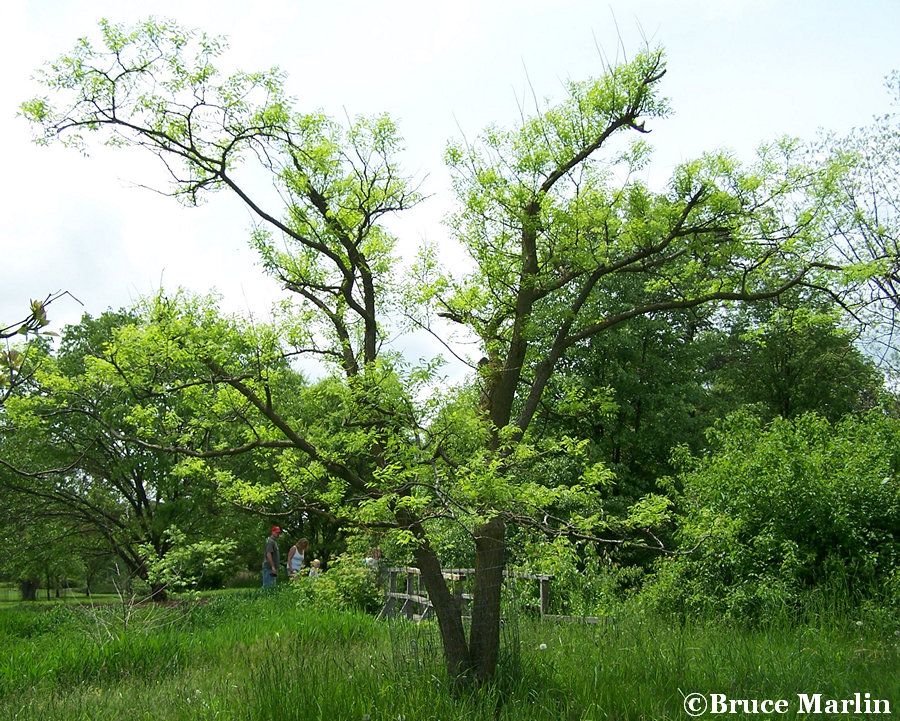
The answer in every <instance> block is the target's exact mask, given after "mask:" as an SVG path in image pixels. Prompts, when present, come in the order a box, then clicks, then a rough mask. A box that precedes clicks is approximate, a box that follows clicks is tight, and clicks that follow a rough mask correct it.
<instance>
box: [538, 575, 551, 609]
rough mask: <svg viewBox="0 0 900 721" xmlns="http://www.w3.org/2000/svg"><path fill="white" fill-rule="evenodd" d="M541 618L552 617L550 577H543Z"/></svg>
mask: <svg viewBox="0 0 900 721" xmlns="http://www.w3.org/2000/svg"><path fill="white" fill-rule="evenodd" d="M540 581H541V618H543V617H544V616H549V615H550V577H549V576H541V579H540Z"/></svg>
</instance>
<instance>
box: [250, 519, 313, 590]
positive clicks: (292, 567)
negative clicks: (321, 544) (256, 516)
mask: <svg viewBox="0 0 900 721" xmlns="http://www.w3.org/2000/svg"><path fill="white" fill-rule="evenodd" d="M282 533H283V531H282V530H281V528H280V527H279V526H272V530H271V533H270V534H269V538H268V539H267V540H266V547H265V550H263V562H262V585H263V588H269V587H270V586H274V585H275V580H276V579H277V578H278V569H279V568H281V550H280V549H279V548H278V538H279V537H280V536H281V534H282ZM308 550H309V541H308V540H307V539H305V538H301V539H300V540H299V541H297V542H296V543H295V544H294V545H293V546H291V550H289V551H288V555H287V563H286V564H285V570H286V571H287V575H288V579H294V578H298V577H299V576H300V571H301V570H302V569H303V565H304V563H305V562H306V552H307V551H308ZM321 566H322V563H321V561H319V559H318V558H314V559H313V560H312V562H311V563H310V564H309V578H316V577H317V576H318V575H319V574H320V573H321Z"/></svg>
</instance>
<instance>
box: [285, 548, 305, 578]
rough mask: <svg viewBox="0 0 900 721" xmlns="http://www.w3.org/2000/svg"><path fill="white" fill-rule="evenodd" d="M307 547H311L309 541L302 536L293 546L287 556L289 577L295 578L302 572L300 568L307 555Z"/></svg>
mask: <svg viewBox="0 0 900 721" xmlns="http://www.w3.org/2000/svg"><path fill="white" fill-rule="evenodd" d="M307 548H309V541H308V540H306V539H305V538H301V539H300V540H299V541H297V543H295V544H294V545H293V546H291V550H290V551H288V557H287V572H288V578H295V577H296V576H297V575H298V574H299V573H300V569H301V568H303V559H304V558H305V557H306V549H307Z"/></svg>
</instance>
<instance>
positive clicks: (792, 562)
mask: <svg viewBox="0 0 900 721" xmlns="http://www.w3.org/2000/svg"><path fill="white" fill-rule="evenodd" d="M898 449H900V423H898V421H897V420H896V419H893V418H889V417H886V416H884V415H882V414H880V413H876V412H873V413H871V414H868V415H865V416H861V417H855V416H848V417H847V418H845V419H843V420H842V421H839V422H837V423H834V424H831V423H829V422H828V421H827V420H825V419H823V418H821V417H818V416H814V415H805V416H802V417H800V418H797V419H795V420H793V421H787V420H782V419H776V420H775V421H773V422H771V423H770V424H769V425H768V426H763V425H762V424H761V423H760V422H759V421H758V420H756V419H754V418H752V417H751V416H749V415H747V414H737V415H734V416H731V417H730V418H729V419H728V420H727V421H724V422H722V423H720V424H719V425H718V426H717V427H716V429H715V430H714V431H713V433H712V450H711V451H710V452H709V453H708V454H707V455H705V456H703V457H701V458H693V457H689V456H686V457H683V458H682V459H681V463H682V467H683V469H684V470H683V471H682V473H681V474H679V476H678V477H677V478H676V479H675V480H673V481H672V490H673V492H676V493H677V498H678V502H679V504H680V506H681V518H680V528H679V532H678V536H679V541H680V551H681V553H682V554H683V555H678V556H675V557H670V558H666V559H664V560H662V561H661V562H660V563H659V565H658V570H657V574H656V578H655V580H654V582H653V584H651V586H650V587H649V589H648V590H647V594H648V597H651V598H654V599H656V600H657V601H658V602H659V603H660V604H662V605H664V606H666V607H672V608H678V609H680V610H682V611H697V610H703V609H714V610H717V611H721V612H725V613H728V614H732V615H735V616H758V615H761V614H765V613H769V612H771V611H772V609H777V608H778V607H780V606H782V605H795V604H797V603H799V602H801V601H802V600H803V599H804V598H805V597H806V595H807V594H808V593H810V592H811V591H813V590H814V589H820V590H825V591H828V590H834V589H840V588H844V589H846V592H847V593H849V594H850V596H851V597H857V598H862V597H865V596H869V595H872V594H874V593H876V592H878V591H880V589H881V587H882V586H883V584H885V583H886V582H887V581H888V580H889V579H890V578H892V574H895V573H896V569H897V568H898V565H900V544H898V540H897V539H898V538H900V535H898V531H900V481H898V479H900V455H898Z"/></svg>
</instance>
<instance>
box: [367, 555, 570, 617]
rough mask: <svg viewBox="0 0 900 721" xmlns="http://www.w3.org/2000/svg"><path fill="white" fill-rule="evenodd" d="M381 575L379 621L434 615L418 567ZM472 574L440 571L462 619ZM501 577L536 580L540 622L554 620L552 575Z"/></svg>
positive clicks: (469, 597) (509, 573)
mask: <svg viewBox="0 0 900 721" xmlns="http://www.w3.org/2000/svg"><path fill="white" fill-rule="evenodd" d="M382 574H386V575H387V589H386V590H385V602H384V608H383V609H382V610H381V613H380V614H379V618H393V617H396V616H403V617H405V618H408V619H410V620H413V621H423V620H425V619H428V618H431V617H432V616H433V615H434V606H432V604H431V600H430V599H429V598H428V592H427V591H426V590H425V584H424V582H423V581H422V572H421V571H420V570H419V569H418V568H411V567H404V568H385V569H382ZM474 575H475V569H474V568H452V569H447V570H445V571H443V576H444V578H445V579H446V581H447V585H448V586H449V587H450V592H451V593H452V594H453V595H454V596H455V597H456V599H457V603H458V604H459V607H460V609H461V610H462V611H463V616H466V615H467V614H466V610H467V607H468V605H469V604H470V603H471V602H472V594H471V593H468V592H467V590H466V588H467V585H468V583H467V581H468V579H469V578H470V577H472V576H474ZM503 577H504V578H522V579H526V580H533V581H537V583H538V584H539V598H540V616H541V619H544V618H557V617H555V616H550V581H551V579H552V578H553V576H551V575H548V574H532V573H519V572H518V571H504V572H503Z"/></svg>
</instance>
